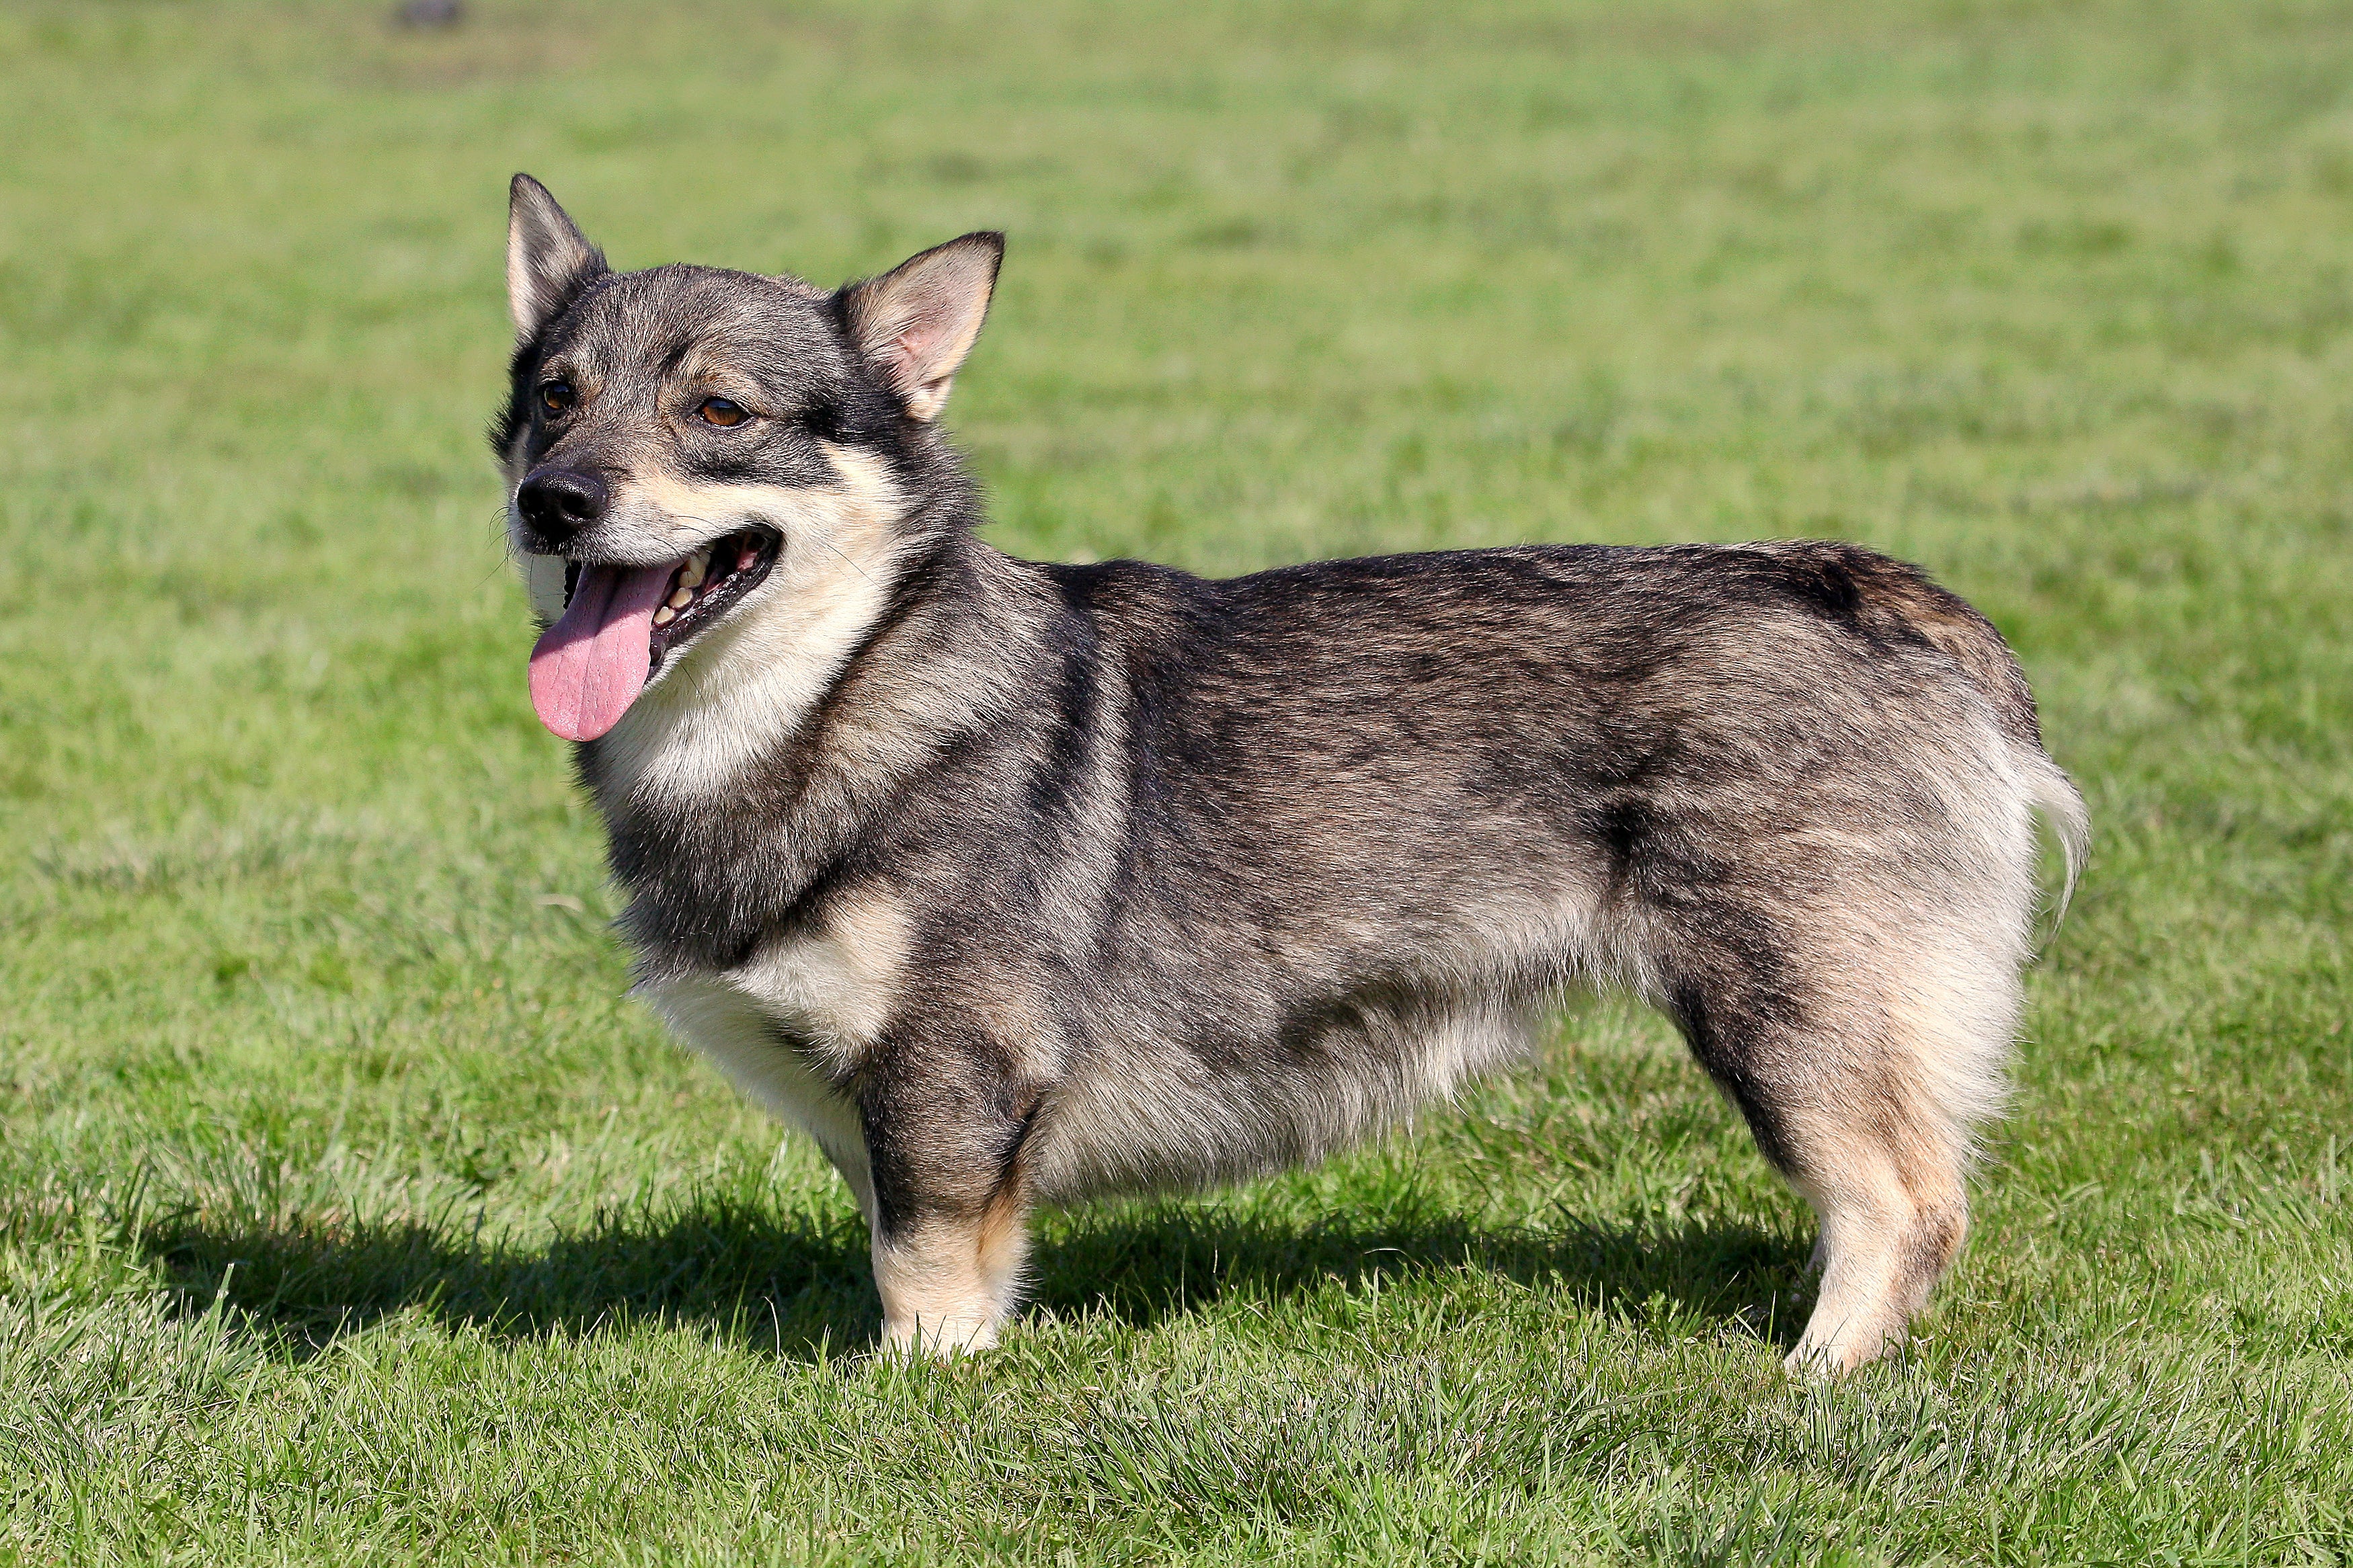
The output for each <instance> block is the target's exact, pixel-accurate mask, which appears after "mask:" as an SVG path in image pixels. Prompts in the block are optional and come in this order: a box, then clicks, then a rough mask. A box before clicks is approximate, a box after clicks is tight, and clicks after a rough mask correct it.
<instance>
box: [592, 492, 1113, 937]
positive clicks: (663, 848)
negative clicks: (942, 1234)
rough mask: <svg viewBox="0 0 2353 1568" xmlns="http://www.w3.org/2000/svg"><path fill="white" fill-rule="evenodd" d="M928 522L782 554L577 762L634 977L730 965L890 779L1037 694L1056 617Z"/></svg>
mask: <svg viewBox="0 0 2353 1568" xmlns="http://www.w3.org/2000/svg"><path fill="white" fill-rule="evenodd" d="M942 521H943V522H944V526H939V527H930V528H927V527H920V526H918V527H913V528H911V527H908V526H907V525H906V520H904V519H902V520H898V526H896V527H893V528H892V529H889V530H886V531H878V532H877V533H876V534H875V535H874V538H875V540H876V541H877V543H876V545H875V546H874V547H873V548H871V549H868V550H864V551H860V550H854V549H853V550H837V551H819V550H816V549H813V548H812V549H805V550H804V551H803V552H800V554H799V556H798V557H797V558H796V557H795V556H794V554H793V552H791V549H790V546H789V544H788V546H787V552H786V558H785V560H784V561H780V563H779V564H778V567H777V569H776V572H775V573H772V580H771V583H770V584H764V585H763V589H764V591H763V594H762V597H761V601H760V603H759V604H758V605H747V606H746V607H745V612H744V614H742V615H740V616H735V617H733V618H731V620H730V621H729V622H727V623H725V624H723V625H722V626H717V627H714V628H712V634H711V636H710V637H709V638H708V639H706V640H707V643H708V646H702V647H696V648H694V649H693V650H692V651H693V652H694V654H695V655H696V656H697V657H696V658H694V659H693V660H692V661H691V663H689V664H686V665H682V666H681V668H678V669H676V670H674V671H672V672H671V674H670V679H664V680H661V681H659V682H658V683H657V684H656V685H655V686H653V687H651V688H649V689H648V690H647V691H646V693H645V694H644V696H642V697H640V698H639V699H638V702H637V703H636V704H635V705H634V706H632V707H631V709H630V710H629V712H628V715H627V716H626V717H625V718H624V719H623V721H622V722H621V723H620V724H619V725H618V726H617V727H616V728H615V729H614V731H612V733H610V734H609V735H607V736H606V737H605V738H604V739H603V740H601V741H598V742H593V743H591V744H589V745H586V746H583V747H582V748H581V749H580V765H581V773H582V775H583V778H584V779H585V780H586V783H587V784H589V786H590V788H591V789H592V791H593V792H594V794H595V795H596V802H597V805H598V806H599V807H600V808H601V809H602V811H603V813H604V816H605V819H606V823H607V827H608V829H609V830H610V833H611V836H612V862H613V869H614V872H615V874H616V876H617V877H618V878H619V879H620V880H621V882H622V883H623V885H624V886H625V887H627V888H628V890H629V891H630V893H631V894H632V895H633V896H634V898H633V902H632V905H631V908H630V911H629V914H628V917H627V920H626V922H625V923H626V925H627V927H628V930H629V931H630V934H631V935H632V936H633V938H635V939H636V942H637V945H638V951H639V956H640V960H641V966H642V967H645V968H647V969H648V970H649V971H659V970H663V969H668V968H672V967H675V966H676V965H677V964H678V963H681V962H683V963H702V964H709V965H722V966H723V965H724V964H726V963H730V962H733V961H740V958H741V956H742V954H743V952H744V950H745V947H746V944H747V943H749V942H755V941H756V940H758V938H759V936H760V935H761V934H762V933H763V932H765V931H768V930H771V929H773V928H774V927H775V925H776V923H777V922H778V921H780V920H781V919H783V918H784V916H785V915H786V913H788V911H789V910H791V908H792V907H793V906H794V905H795V903H796V902H797V900H798V899H799V898H800V896H801V895H802V893H803V892H804V891H805V890H806V889H807V888H808V887H809V886H810V885H812V884H813V883H815V882H817V881H818V879H821V878H822V877H823V876H824V874H825V872H826V870H827V868H828V867H829V866H831V865H832V864H833V863H834V862H835V861H836V860H837V859H838V858H839V857H841V856H842V855H843V854H844V853H845V852H847V851H848V850H849V848H850V847H853V846H854V845H855V844H856V843H857V842H858V841H859V840H860V837H862V836H863V835H864V833H865V832H866V831H867V827H868V825H869V823H870V822H871V818H872V814H873V813H874V812H876V811H877V810H879V809H881V807H882V806H883V805H885V804H886V803H887V802H888V801H889V800H890V798H891V797H892V795H893V794H894V793H895V792H896V791H897V790H898V789H899V787H900V786H901V784H902V782H903V781H904V780H905V779H906V778H908V777H909V776H911V775H912V774H913V773H916V772H917V771H919V770H920V769H922V768H923V766H925V765H926V764H927V763H930V762H931V761H932V760H933V759H934V758H935V757H936V756H937V755H938V754H939V753H940V752H941V751H942V750H944V748H945V747H947V746H949V745H950V744H952V743H953V742H955V740H956V739H957V738H958V737H959V736H960V735H963V734H966V733H969V732H971V731H973V730H974V729H976V727H979V726H981V725H984V724H986V723H987V721H988V720H989V718H990V716H991V715H992V714H993V713H996V712H998V711H1001V710H1003V709H1004V708H1005V707H1006V706H1007V705H1008V704H1009V703H1011V702H1013V701H1014V700H1017V698H1018V693H1019V691H1020V690H1021V689H1023V688H1024V686H1025V685H1026V684H1027V683H1028V682H1029V681H1031V680H1033V679H1035V676H1036V671H1035V669H1034V668H1033V667H1034V665H1035V662H1036V657H1037V656H1036V653H1035V650H1036V649H1037V648H1038V647H1039V643H1040V639H1039V637H1038V635H1037V628H1038V627H1039V625H1040V624H1041V623H1042V622H1043V621H1045V620H1047V619H1050V617H1051V616H1055V615H1057V614H1061V613H1066V612H1065V611H1064V610H1063V607H1062V606H1061V605H1060V603H1059V601H1058V600H1057V599H1056V598H1055V597H1054V595H1052V593H1051V591H1050V587H1049V585H1048V584H1047V582H1046V580H1045V578H1044V576H1043V575H1042V574H1041V573H1040V572H1039V569H1038V568H1036V567H1035V566H1032V565H1031V564H1030V563H1026V562H1019V561H1015V560H1013V559H1011V558H1009V557H1008V556H1005V555H1002V554H1000V553H998V552H996V551H994V550H991V549H990V548H988V547H987V545H985V544H983V543H981V542H979V541H978V540H977V539H976V538H974V537H973V536H972V534H971V532H970V530H969V528H968V527H967V526H965V524H964V523H963V521H962V520H961V519H955V518H951V519H946V520H942ZM833 542H834V543H836V544H840V543H844V542H851V543H854V542H855V541H852V540H849V539H848V538H847V536H846V535H844V534H839V533H838V534H837V535H836V536H835V538H834V540H833ZM787 567H789V570H787ZM770 588H773V589H774V590H775V591H773V592H770V591H767V590H769V589H770ZM714 911H725V912H726V915H725V919H724V921H722V922H720V923H721V924H722V925H723V927H724V929H715V928H714V925H713V921H712V916H713V913H714Z"/></svg>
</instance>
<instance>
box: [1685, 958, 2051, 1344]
mask: <svg viewBox="0 0 2353 1568" xmlns="http://www.w3.org/2000/svg"><path fill="white" fill-rule="evenodd" d="M1750 929H1751V930H1752V931H1753V930H1754V929H1755V928H1754V927H1751V928H1750ZM1744 946H1745V947H1746V951H1744V952H1738V953H1726V952H1723V951H1721V950H1718V951H1715V952H1709V951H1708V950H1707V949H1706V948H1704V946H1696V947H1695V946H1694V945H1689V944H1687V945H1685V946H1684V947H1683V952H1682V958H1683V973H1682V975H1681V977H1680V979H1679V980H1678V981H1677V982H1676V983H1675V984H1672V986H1671V987H1670V989H1669V993H1668V995H1667V996H1666V998H1665V1000H1666V1001H1667V1003H1668V1005H1669V1010H1670V1011H1671V1012H1672V1014H1673V1016H1675V1018H1676V1019H1677V1021H1678V1022H1679V1023H1680V1024H1681V1025H1682V1026H1683V1032H1684V1035H1685V1037H1686V1038H1688V1039H1689V1040H1690V1042H1691V1046H1692V1049H1693V1053H1694V1055H1695V1056H1697V1057H1698V1058H1699V1059H1700V1062H1701V1064H1702V1065H1703V1066H1704V1067H1705V1068H1707V1069H1708V1071H1709V1072H1710V1073H1711V1074H1712V1075H1714V1077H1715V1079H1716V1080H1717V1082H1718V1083H1720V1084H1721V1085H1723V1086H1724V1088H1725V1090H1726V1091H1727V1092H1728V1093H1729V1095H1730V1096H1731V1098H1732V1099H1733V1100H1734V1101H1735V1102H1736V1104H1737V1105H1738V1106H1739V1107H1740V1109H1741V1110H1742V1112H1743V1113H1744V1114H1745V1115H1746V1117H1747V1120H1748V1123H1749V1126H1750V1128H1751V1130H1752V1131H1754V1132H1755V1133H1756V1135H1757V1143H1758V1145H1759V1146H1760V1147H1761V1148H1762V1149H1763V1151H1764V1152H1765V1154H1766V1156H1767V1159H1769V1160H1770V1161H1772V1163H1774V1164H1775V1165H1777V1166H1778V1168H1779V1169H1780V1170H1781V1171H1782V1173H1784V1174H1786V1175H1787V1176H1788V1179H1789V1181H1790V1183H1791V1184H1793V1185H1794V1186H1795V1187H1796V1188H1797V1189H1798V1191H1799V1193H1800V1194H1803V1195H1804V1196H1805V1198H1806V1200H1807V1202H1808V1203H1809V1204H1810V1205H1812V1207H1813V1210H1814V1212H1815V1215H1817V1217H1818V1218H1819V1219H1820V1222H1821V1234H1820V1241H1819V1243H1818V1244H1817V1246H1816V1247H1815V1249H1814V1258H1813V1261H1814V1263H1815V1265H1816V1266H1818V1267H1819V1268H1820V1270H1821V1282H1820V1292H1819V1294H1818V1296H1817V1297H1816V1300H1815V1305H1814V1310H1813V1315H1812V1316H1811V1318H1810V1319H1809V1320H1808V1321H1807V1323H1806V1327H1805V1331H1804V1332H1803V1334H1802V1335H1801V1336H1800V1337H1799V1341H1798V1345H1797V1348H1796V1350H1795V1351H1793V1352H1791V1353H1790V1356H1789V1358H1788V1360H1789V1364H1790V1366H1791V1367H1792V1368H1794V1369H1799V1370H1806V1371H1818V1372H1843V1371H1846V1370H1848V1369H1849V1368H1852V1367H1854V1366H1857V1365H1860V1364H1862V1363H1864V1362H1868V1361H1872V1360H1874V1359H1876V1358H1877V1357H1879V1356H1882V1355H1884V1354H1886V1353H1887V1352H1889V1351H1890V1350H1892V1349H1894V1348H1896V1347H1898V1346H1900V1345H1901V1344H1902V1343H1903V1342H1904V1337H1905V1330H1906V1329H1907V1327H1908V1325H1909V1324H1910V1322H1911V1320H1912V1318H1913V1316H1914V1314H1915V1313H1916V1312H1918V1311H1919V1310H1920V1309H1921V1308H1922V1307H1923V1306H1924V1305H1925V1304H1926V1301H1927V1299H1928V1293H1929V1291H1930V1289H1933V1288H1934V1287H1935V1285H1936V1281H1937V1280H1938V1279H1940V1278H1942V1277H1943V1275H1944V1273H1945V1270H1946V1269H1947V1268H1948V1267H1949V1266H1950V1265H1951V1263H1952V1261H1953V1258H1955V1256H1956V1255H1957V1253H1958V1251H1959V1249H1960V1246H1961V1241H1962V1238H1963V1237H1964V1236H1965V1235H1966V1234H1967V1231H1968V1188H1967V1177H1968V1163H1969V1159H1970V1147H1971V1145H1970V1132H1971V1129H1972V1127H1973V1125H1974V1123H1975V1122H1977V1121H1978V1120H1980V1119H1981V1118H1983V1117H1984V1116H1986V1115H1987V1114H1989V1113H1990V1112H1991V1110H1993V1109H1995V1107H1996V1105H1997V1103H1998V1101H1999V1099H2000V1085H2001V1069H2002V1064H2003V1058H2004V1057H2005V1056H2006V1054H2007V1052H2008V1049H2009V1046H2010V1030H2011V1027H2012V1023H2013V1020H2014V1018H2015V1016H2016V993H2017V980H2016V973H2015V970H2014V969H2013V968H2009V967H2007V966H2005V965H2004V964H2003V963H2001V962H2000V959H1999V957H1998V955H1994V954H1990V953H1980V954H1972V953H1968V952H1955V950H1954V949H1953V948H1952V947H1951V946H1950V945H1949V944H1947V946H1946V947H1945V948H1944V949H1943V951H1942V952H1936V950H1934V949H1924V947H1923V945H1922V944H1921V943H1920V942H1902V941H1899V942H1889V941H1888V940H1886V938H1885V937H1884V936H1880V937H1878V938H1877V939H1875V940H1873V942H1871V943H1870V949H1871V950H1873V951H1872V952H1870V955H1869V958H1868V960H1867V961H1857V953H1858V951H1859V949H1860V947H1861V944H1855V943H1847V942H1839V941H1838V940H1837V939H1836V938H1834V937H1832V938H1829V939H1827V940H1826V939H1825V938H1824V937H1823V935H1822V934H1821V933H1819V932H1817V933H1810V935H1808V936H1807V937H1806V939H1805V940H1804V941H1802V942H1772V943H1767V944H1764V945H1762V946H1759V945H1756V944H1744ZM1826 950H1827V951H1828V952H1831V953H1841V954H1842V961H1841V962H1837V963H1826V962H1825V961H1824V960H1825V951H1826ZM1799 954H1804V955H1806V956H1804V957H1799V956H1796V955H1799ZM1760 960H1761V962H1760ZM1940 972H1941V973H1940Z"/></svg>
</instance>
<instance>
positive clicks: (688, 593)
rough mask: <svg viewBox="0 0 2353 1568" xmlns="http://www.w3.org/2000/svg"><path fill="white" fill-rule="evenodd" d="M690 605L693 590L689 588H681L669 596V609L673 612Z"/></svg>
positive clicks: (692, 601) (692, 598) (692, 600)
mask: <svg viewBox="0 0 2353 1568" xmlns="http://www.w3.org/2000/svg"><path fill="white" fill-rule="evenodd" d="M692 603H694V590H693V589H691V588H681V589H680V590H679V591H678V592H677V593H675V594H672V595H670V608H671V609H673V610H682V609H684V608H686V607H687V606H688V605H691V604H692Z"/></svg>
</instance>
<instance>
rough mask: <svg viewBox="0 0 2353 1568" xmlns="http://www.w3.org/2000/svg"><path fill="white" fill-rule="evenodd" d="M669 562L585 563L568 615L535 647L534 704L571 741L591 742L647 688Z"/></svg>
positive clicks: (672, 567) (542, 718)
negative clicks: (637, 564) (656, 619)
mask: <svg viewBox="0 0 2353 1568" xmlns="http://www.w3.org/2000/svg"><path fill="white" fill-rule="evenodd" d="M677 570H678V568H677V567H676V566H675V565H670V566H641V567H617V566H586V567H583V568H582V569H581V572H580V581H579V584H577V585H576V586H575V588H574V589H573V590H572V603H571V604H570V605H566V606H565V611H564V618H563V619H562V620H560V621H558V622H556V623H555V624H554V626H550V627H548V628H547V630H546V631H545V632H543V634H541V636H540V639H539V643H538V646H536V647H533V649H532V650H531V705H532V707H533V708H534V709H536V710H538V712H539V721H540V722H541V723H543V724H544V725H546V726H547V727H548V728H549V729H551V730H553V731H555V732H556V733H557V734H559V735H561V736H563V737H564V738H565V740H567V741H593V740H595V739H596V737H597V736H599V735H601V734H603V733H604V732H605V731H607V730H609V729H611V728H612V727H613V726H614V725H616V724H617V723H619V722H620V721H621V715H622V714H624V713H626V712H628V710H629V704H630V703H632V702H634V701H636V700H637V698H638V692H640V691H642V690H644V689H645V685H646V666H647V665H648V663H649V662H650V660H651V658H652V656H653V636H654V611H656V610H657V609H659V608H660V607H661V602H662V596H663V595H664V594H665V593H666V592H667V591H668V590H669V588H670V574H671V573H673V572H675V571H677Z"/></svg>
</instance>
